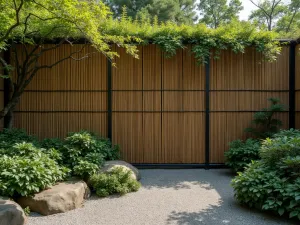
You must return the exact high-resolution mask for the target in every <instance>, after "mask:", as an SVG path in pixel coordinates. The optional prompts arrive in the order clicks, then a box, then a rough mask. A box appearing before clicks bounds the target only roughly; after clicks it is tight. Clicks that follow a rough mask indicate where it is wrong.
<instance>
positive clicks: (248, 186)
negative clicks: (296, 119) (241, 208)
mask: <svg viewBox="0 0 300 225" xmlns="http://www.w3.org/2000/svg"><path fill="white" fill-rule="evenodd" d="M285 134H287V136H285ZM293 134H294V135H293ZM260 157H261V160H259V161H255V162H254V161H253V162H252V163H251V164H250V165H249V166H248V168H247V169H246V170H245V171H244V172H239V173H238V176H236V177H235V178H234V179H233V180H232V186H233V188H234V192H235V197H236V199H237V200H238V201H239V202H240V203H242V204H245V205H247V206H250V207H256V208H258V209H261V210H268V211H273V212H276V213H278V214H279V215H283V214H288V215H289V217H290V218H293V217H296V218H298V219H299V220H300V136H299V131H298V130H290V131H281V132H280V133H278V134H277V135H276V137H274V138H267V139H265V140H264V141H263V143H262V147H261V149H260Z"/></svg>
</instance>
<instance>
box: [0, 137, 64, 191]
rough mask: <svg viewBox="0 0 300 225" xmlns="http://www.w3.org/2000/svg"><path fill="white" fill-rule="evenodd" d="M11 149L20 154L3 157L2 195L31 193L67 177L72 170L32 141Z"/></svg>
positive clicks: (0, 168) (1, 163) (1, 162)
mask: <svg viewBox="0 0 300 225" xmlns="http://www.w3.org/2000/svg"><path fill="white" fill-rule="evenodd" d="M11 150H13V151H12V152H14V153H16V155H13V153H11V154H10V155H9V154H7V155H6V154H2V155H1V156H0V171H1V172H0V195H4V196H11V197H16V196H28V195H31V194H34V193H36V192H39V191H41V190H43V189H45V188H47V187H49V186H51V185H53V184H55V183H56V182H57V181H59V180H63V179H64V178H65V176H66V175H67V173H68V169H66V168H64V167H60V166H59V165H58V164H57V162H56V161H55V160H53V159H50V157H49V156H48V155H47V154H44V153H43V152H42V151H41V150H40V149H38V148H36V147H35V146H33V145H32V144H31V143H21V144H15V145H14V146H12V148H11Z"/></svg>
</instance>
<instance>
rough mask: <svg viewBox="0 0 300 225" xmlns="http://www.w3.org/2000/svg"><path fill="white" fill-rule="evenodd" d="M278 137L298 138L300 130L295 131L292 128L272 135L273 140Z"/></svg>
mask: <svg viewBox="0 0 300 225" xmlns="http://www.w3.org/2000/svg"><path fill="white" fill-rule="evenodd" d="M278 137H300V130H296V129H293V128H292V129H289V130H281V131H279V132H278V133H276V134H274V135H273V138H278Z"/></svg>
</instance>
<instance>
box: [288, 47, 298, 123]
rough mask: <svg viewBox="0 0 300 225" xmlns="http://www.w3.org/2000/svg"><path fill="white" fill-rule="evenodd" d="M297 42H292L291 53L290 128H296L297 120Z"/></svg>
mask: <svg viewBox="0 0 300 225" xmlns="http://www.w3.org/2000/svg"><path fill="white" fill-rule="evenodd" d="M295 49H296V43H291V44H290V55H289V88H290V90H289V128H295V125H296V124H295V120H296V115H295V114H296V113H295V111H296V91H295V85H296V84H295V83H296V59H295V58H296V55H295V54H296V51H295Z"/></svg>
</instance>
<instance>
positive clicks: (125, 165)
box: [101, 160, 141, 180]
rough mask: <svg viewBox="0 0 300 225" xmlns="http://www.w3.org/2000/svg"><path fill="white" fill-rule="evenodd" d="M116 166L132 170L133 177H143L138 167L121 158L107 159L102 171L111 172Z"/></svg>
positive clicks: (137, 178) (138, 178)
mask: <svg viewBox="0 0 300 225" xmlns="http://www.w3.org/2000/svg"><path fill="white" fill-rule="evenodd" d="M115 167H122V168H123V169H125V170H130V171H131V172H132V178H134V179H136V180H140V179H141V175H140V172H139V170H138V169H137V168H136V167H134V166H133V165H131V164H129V163H127V162H125V161H121V160H113V161H106V162H105V163H104V166H103V167H102V168H101V172H109V171H111V170H112V169H113V168H115Z"/></svg>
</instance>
